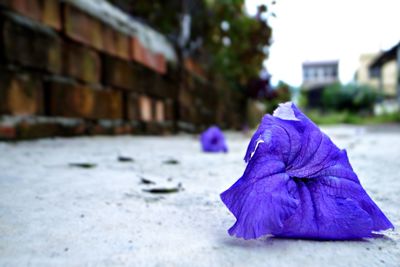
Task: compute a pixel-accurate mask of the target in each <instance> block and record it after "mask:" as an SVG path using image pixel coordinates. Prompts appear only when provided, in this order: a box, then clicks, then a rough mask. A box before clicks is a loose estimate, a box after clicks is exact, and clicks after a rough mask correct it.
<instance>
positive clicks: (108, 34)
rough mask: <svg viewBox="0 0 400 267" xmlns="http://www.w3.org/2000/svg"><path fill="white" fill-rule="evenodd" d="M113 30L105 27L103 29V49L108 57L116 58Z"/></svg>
mask: <svg viewBox="0 0 400 267" xmlns="http://www.w3.org/2000/svg"><path fill="white" fill-rule="evenodd" d="M115 35H116V33H115V30H114V29H113V28H111V27H109V26H107V25H104V27H103V49H104V52H106V53H107V54H109V55H112V56H117V46H116V44H115Z"/></svg>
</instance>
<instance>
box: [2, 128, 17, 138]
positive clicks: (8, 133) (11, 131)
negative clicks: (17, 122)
mask: <svg viewBox="0 0 400 267" xmlns="http://www.w3.org/2000/svg"><path fill="white" fill-rule="evenodd" d="M16 138H17V130H16V127H15V126H5V125H0V140H13V139H16Z"/></svg>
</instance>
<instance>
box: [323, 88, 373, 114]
mask: <svg viewBox="0 0 400 267" xmlns="http://www.w3.org/2000/svg"><path fill="white" fill-rule="evenodd" d="M377 99H378V94H377V93H376V90H374V89H372V88H371V87H368V86H364V85H356V84H348V85H342V84H340V83H336V84H333V85H330V86H328V87H327V88H325V90H324V92H323V95H322V103H323V105H324V107H326V108H327V109H328V110H335V111H352V112H360V111H367V112H372V109H373V106H374V104H375V102H376V101H377Z"/></svg>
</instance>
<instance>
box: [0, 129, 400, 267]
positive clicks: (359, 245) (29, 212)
mask: <svg viewBox="0 0 400 267" xmlns="http://www.w3.org/2000/svg"><path fill="white" fill-rule="evenodd" d="M325 131H326V132H327V133H328V134H329V135H330V136H331V137H332V139H333V140H334V141H335V142H336V143H337V145H338V146H339V147H341V148H347V149H348V154H349V157H350V161H351V163H352V165H353V167H354V169H355V171H356V172H357V173H358V175H359V178H360V180H361V183H362V184H363V185H364V187H365V189H366V190H367V192H368V193H369V194H370V196H371V197H372V198H373V199H374V200H375V201H376V202H377V204H378V205H379V206H380V208H381V209H382V210H383V211H384V212H385V213H386V215H387V216H388V217H389V219H390V220H391V221H392V222H393V224H394V225H395V227H397V229H396V230H395V231H388V232H387V233H385V236H384V237H382V238H377V239H370V240H362V241H340V242H339V241H336V242H332V241H311V240H288V239H274V238H263V239H259V240H251V241H245V240H242V239H236V238H233V237H230V236H229V235H228V234H227V232H226V231H227V229H228V228H229V227H230V226H231V225H232V224H233V223H234V217H233V216H232V215H231V214H230V213H229V212H228V210H227V209H226V208H225V206H224V205H223V204H222V203H221V201H220V200H219V193H221V192H222V191H223V190H225V189H226V188H228V186H230V185H231V184H232V183H233V182H235V181H236V180H237V179H238V178H239V177H240V176H241V174H242V173H243V171H244V168H245V164H244V162H243V160H242V158H243V156H244V153H245V149H246V146H247V143H248V141H249V136H245V135H242V134H239V133H228V135H227V139H228V146H229V149H230V152H229V153H228V154H205V153H202V152H201V151H200V145H199V143H198V139H197V137H193V136H189V135H181V136H171V137H131V136H129V137H128V136H124V137H82V138H73V139H64V138H56V139H44V140H38V141H31V142H19V143H0V266H121V265H126V266H307V267H313V266H357V267H359V266H400V232H399V230H398V228H399V227H400V208H399V203H400V162H399V160H400V128H397V127H379V128H377V127H375V128H362V127H344V126H342V127H330V128H325ZM120 156H123V157H128V159H126V158H123V159H122V160H121V159H120V160H118V157H120ZM129 157H130V158H133V160H134V161H133V162H132V161H129ZM74 163H75V165H73V164H74ZM81 163H85V164H83V165H79V164H81ZM71 164H72V165H71ZM92 164H95V165H92ZM160 189H168V190H167V191H170V192H169V193H162V192H161V193H160V192H158V191H157V190H160ZM146 190H147V191H146ZM149 190H150V191H151V190H153V191H154V190H155V192H153V193H152V192H148V191H149ZM176 191H177V192H176Z"/></svg>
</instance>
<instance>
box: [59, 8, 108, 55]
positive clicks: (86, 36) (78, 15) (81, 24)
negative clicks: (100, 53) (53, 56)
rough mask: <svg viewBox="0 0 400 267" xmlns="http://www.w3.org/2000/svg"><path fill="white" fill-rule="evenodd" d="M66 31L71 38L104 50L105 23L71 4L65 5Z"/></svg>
mask: <svg viewBox="0 0 400 267" xmlns="http://www.w3.org/2000/svg"><path fill="white" fill-rule="evenodd" d="M64 31H65V34H66V35H67V36H68V37H70V38H71V39H73V40H75V41H77V42H80V43H84V44H87V45H89V46H91V47H94V48H96V49H98V50H103V24H102V23H101V22H100V21H99V20H97V19H96V18H94V17H92V16H90V15H89V14H87V13H85V12H83V11H81V10H80V9H78V8H75V7H73V6H71V5H68V4H66V5H64Z"/></svg>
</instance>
